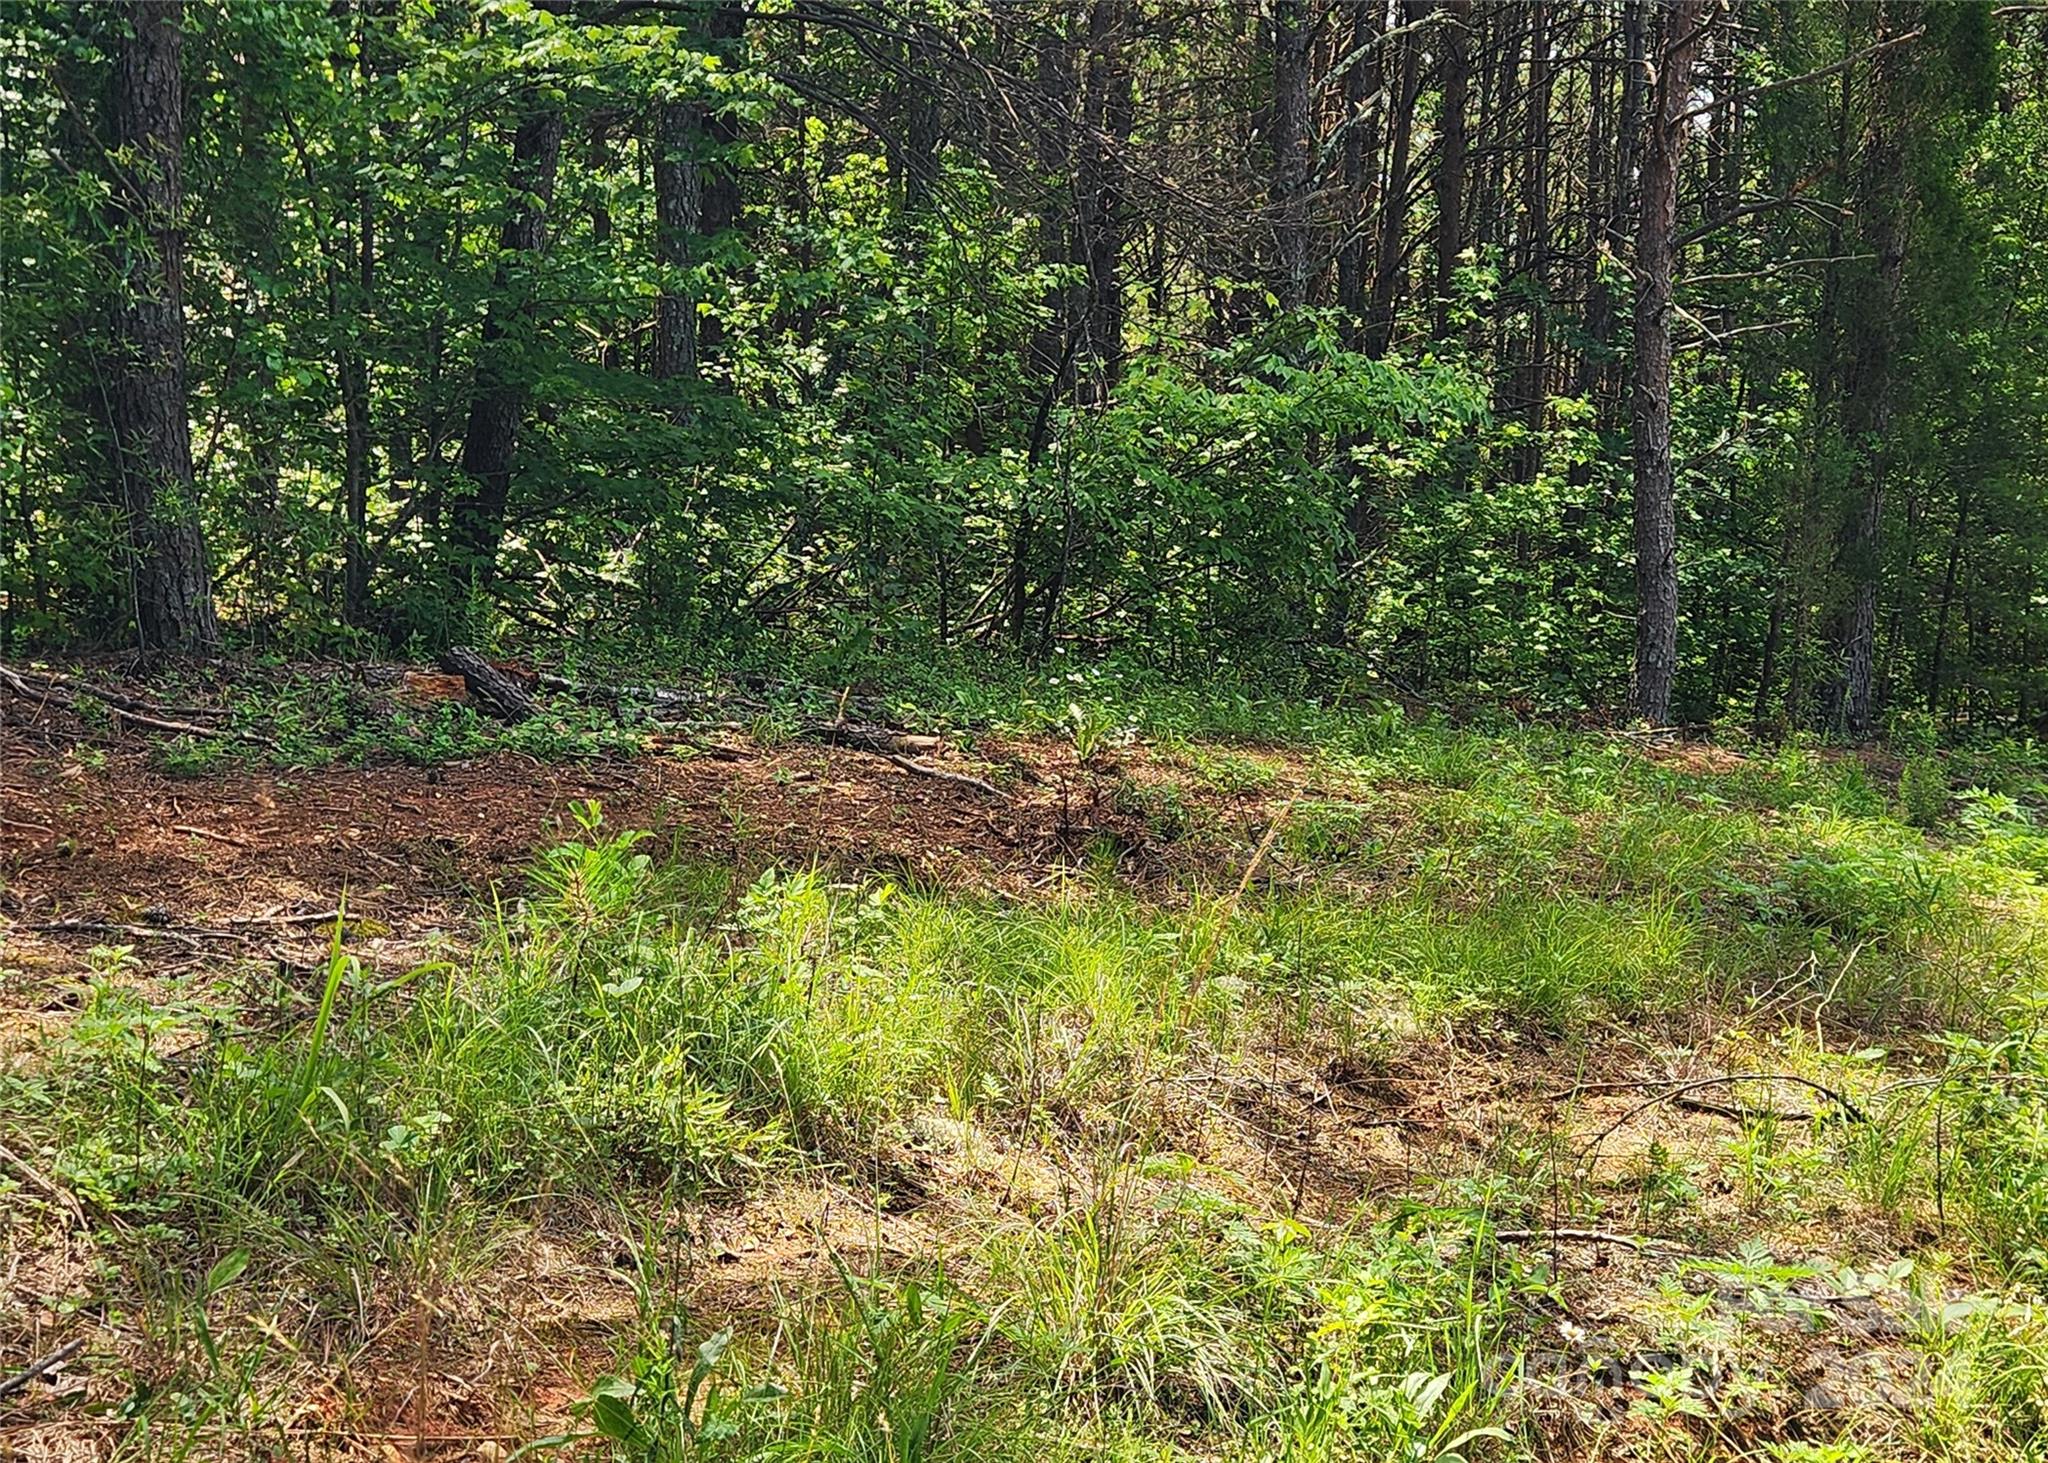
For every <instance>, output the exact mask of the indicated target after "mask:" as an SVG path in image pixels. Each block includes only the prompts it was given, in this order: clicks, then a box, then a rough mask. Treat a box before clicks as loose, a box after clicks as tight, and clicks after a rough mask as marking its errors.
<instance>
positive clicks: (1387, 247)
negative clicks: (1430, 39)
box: [1364, 0, 1425, 360]
mask: <svg viewBox="0 0 2048 1463" xmlns="http://www.w3.org/2000/svg"><path fill="white" fill-rule="evenodd" d="M1424 3H1425V0H1405V3H1404V4H1403V6H1402V16H1403V20H1404V22H1405V23H1406V24H1407V25H1410V26H1412V25H1413V24H1414V23H1415V21H1416V20H1418V19H1419V18H1420V16H1421V15H1422V6H1423V4H1424ZM1395 44H1396V45H1397V46H1399V48H1400V61H1399V63H1398V65H1397V68H1396V75H1397V76H1398V77H1399V81H1398V83H1397V86H1398V89H1399V95H1398V96H1397V97H1396V98H1395V100H1394V119H1393V134H1392V137H1391V138H1390V139H1389V144H1388V149H1389V152H1390V154H1391V155H1390V157H1389V159H1388V162H1387V188H1386V192H1385V193H1383V194H1382V195H1381V196H1380V228H1379V243H1378V247H1377V249H1376V250H1375V251H1374V254H1373V265H1372V303H1371V306H1370V308H1369V309H1368V310H1367V312H1366V325H1365V340H1364V346H1365V354H1366V355H1368V356H1371V357H1372V358H1373V359H1374V360H1378V359H1379V358H1380V357H1381V356H1383V355H1385V354H1386V353H1387V347H1388V346H1389V345H1391V344H1392V343H1393V340H1394V307H1395V305H1396V303H1397V302H1398V301H1399V300H1400V297H1401V281H1402V279H1403V278H1404V277H1405V276H1406V275H1407V272H1408V250H1407V230H1406V224H1407V222H1408V179H1409V172H1408V164H1409V158H1408V149H1409V143H1410V140H1411V139H1412V138H1413V136H1414V133H1415V96H1416V91H1417V89H1418V88H1419V87H1420V85H1421V79H1422V78H1421V70H1420V64H1419V57H1420V54H1421V50H1422V48H1421V46H1420V45H1419V44H1418V43H1417V40H1416V37H1415V35H1414V33H1413V32H1412V31H1410V32H1409V33H1407V34H1404V35H1402V36H1401V37H1399V38H1398V40H1396V42H1395Z"/></svg>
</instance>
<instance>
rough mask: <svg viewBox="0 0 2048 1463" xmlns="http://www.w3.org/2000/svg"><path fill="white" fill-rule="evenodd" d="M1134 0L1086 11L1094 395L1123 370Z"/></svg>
mask: <svg viewBox="0 0 2048 1463" xmlns="http://www.w3.org/2000/svg"><path fill="white" fill-rule="evenodd" d="M1130 25H1131V9H1130V0H1094V3H1093V4H1092V5H1091V6H1090V8H1089V13H1088V94H1087V106H1086V115H1087V123H1088V125H1087V130H1086V135H1085V136H1084V137H1083V138H1082V142H1081V165H1080V169H1079V181H1080V193H1081V218H1080V225H1081V244H1082V253H1083V256H1084V259H1085V262H1086V264H1087V266H1088V310H1087V315H1086V317H1085V329H1086V337H1085V338H1086V342H1087V348H1088V355H1089V358H1090V360H1091V362H1092V363H1093V367H1094V398H1095V400H1097V401H1098V402H1099V401H1102V400H1105V399H1106V398H1107V396H1108V392H1109V389H1110V387H1111V386H1113V385H1114V384H1115V383H1116V378H1117V376H1118V374H1119V373H1120V372H1121V371H1122V368H1123V355H1124V292H1123V280H1122V277H1121V270H1122V263H1123V252H1124V224H1125V219H1124V151H1125V149H1126V147H1127V146H1128V144H1129V141H1130V135H1131V124H1132V121H1133V106H1134V104H1133V101H1132V95H1131V66H1130V60H1129V57H1128V55H1127V54H1126V46H1127V44H1128V42H1129V39H1130V34H1129V33H1130Z"/></svg>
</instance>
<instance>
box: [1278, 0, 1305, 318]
mask: <svg viewBox="0 0 2048 1463" xmlns="http://www.w3.org/2000/svg"><path fill="white" fill-rule="evenodd" d="M1308 42H1309V17H1308V4H1307V0H1274V5H1273V181H1272V186H1271V188H1270V190H1269V193H1268V201H1269V203H1270V206H1271V208H1272V212H1273V244H1274V251H1273V252H1274V262H1275V265H1276V266H1277V267H1276V270H1275V273H1276V274H1277V275H1278V278H1277V279H1276V280H1275V281H1274V294H1275V295H1277V296H1278V297H1279V300H1280V308H1281V309H1283V310H1298V309H1300V308H1301V307H1302V306H1303V305H1305V304H1307V303H1308V272H1309V265H1308V258H1309V238H1308V234H1309V216H1308V191H1309V135H1308V134H1309V109H1308Z"/></svg>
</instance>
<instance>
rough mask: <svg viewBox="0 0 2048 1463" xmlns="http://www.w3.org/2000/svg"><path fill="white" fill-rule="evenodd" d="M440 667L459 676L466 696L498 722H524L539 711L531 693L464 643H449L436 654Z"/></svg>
mask: <svg viewBox="0 0 2048 1463" xmlns="http://www.w3.org/2000/svg"><path fill="white" fill-rule="evenodd" d="M439 663H440V666H441V669H442V670H444V671H446V672H448V674H450V675H452V676H461V677H462V683H463V685H465V686H467V687H468V688H469V694H470V698H471V699H472V700H474V701H475V702H476V703H477V704H478V705H479V706H481V707H483V709H484V710H485V711H488V712H489V713H490V714H491V715H493V716H495V717H497V718H498V719H499V720H500V721H515V722H516V721H526V720H529V719H531V718H532V717H535V716H538V715H539V714H540V703H539V702H537V701H535V700H534V699H533V693H532V692H531V691H529V690H527V689H526V687H524V686H522V685H520V684H519V682H518V681H516V680H514V679H513V678H512V677H511V676H509V675H507V674H506V673H505V672H503V671H501V670H499V669H498V668H497V667H496V666H494V665H492V664H491V663H490V662H489V661H487V660H485V659H484V658H483V657H482V656H481V655H479V654H477V653H476V652H475V651H474V650H471V649H470V648H469V647H468V646H466V645H451V646H449V647H448V648H447V649H446V650H444V651H442V652H441V655H440V662H439Z"/></svg>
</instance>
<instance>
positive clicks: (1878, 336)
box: [1831, 4, 1915, 739]
mask: <svg viewBox="0 0 2048 1463" xmlns="http://www.w3.org/2000/svg"><path fill="white" fill-rule="evenodd" d="M1903 8H1904V7H1901V6H1899V5H1897V4H1884V5H1880V6H1878V7H1876V9H1875V11H1874V15H1875V21H1876V31H1877V34H1876V37H1875V39H1876V40H1877V41H1878V42H1879V43H1882V42H1884V41H1887V40H1890V39H1892V38H1894V37H1895V36H1897V35H1899V34H1901V33H1903V32H1904V31H1905V30H1908V29H1910V25H1909V24H1908V23H1907V18H1906V17H1905V16H1903V15H1902V14H1901V13H1900V12H1901V10H1902V9H1903ZM1911 64H1912V63H1911V61H1910V59H1908V58H1906V57H1905V56H1904V54H1903V48H1901V47H1896V46H1894V47H1892V48H1891V49H1889V50H1886V51H1882V52H1880V53H1879V54H1878V55H1877V56H1876V57H1874V58H1873V59H1872V61H1871V70H1870V100H1869V104H1868V120H1867V121H1866V122H1865V124H1864V134H1863V138H1862V141H1861V143H1860V145H1859V146H1858V148H1857V158H1856V173H1855V203H1856V223H1857V228H1858V231H1859V232H1860V234H1861V236H1862V240H1863V245H1864V250H1865V252H1866V253H1868V254H1869V255H1870V256H1871V259H1872V260H1873V263H1872V264H1871V266H1870V268H1871V274H1870V276H1869V277H1868V279H1867V281H1866V283H1867V286H1868V287H1867V289H1866V290H1865V291H1864V292H1863V297H1862V298H1859V299H1856V300H1849V301H1844V302H1843V308H1844V310H1845V312H1846V314H1847V316H1848V320H1847V322H1846V327H1847V328H1846V330H1845V332H1844V333H1845V335H1846V337H1847V339H1846V342H1845V345H1846V358H1845V359H1844V361H1843V363H1842V373H1841V395H1840V402H1841V425H1842V440H1843V442H1844V443H1845V444H1847V446H1848V449H1849V454H1850V457H1849V493H1848V510H1847V512H1846V514H1845V515H1844V517H1843V522H1842V528H1841V533H1840V536H1839V538H1838V539H1837V541H1836V552H1835V567H1836V569H1837V570H1838V571H1839V572H1840V573H1841V575H1842V576H1843V577H1844V578H1846V579H1847V581H1848V584H1849V597H1848V602H1847V604H1846V605H1844V606H1843V608H1842V612H1841V614H1840V617H1839V618H1838V619H1837V621H1836V625H1835V650H1836V654H1837V656H1838V658H1839V659H1838V664H1839V666H1840V671H1839V673H1838V677H1837V680H1836V682H1835V685H1834V687H1833V689H1832V691H1831V700H1832V711H1833V720H1834V723H1835V730H1836V731H1838V732H1840V733H1842V734H1843V735H1845V736H1850V737H1856V738H1859V739H1860V738H1864V737H1868V736H1869V735H1870V733H1871V731H1872V729H1873V727H1874V725H1875V718H1876V702H1875V697H1874V690H1875V681H1876V665H1877V593H1878V587H1879V583H1878V582H1879V577H1880V573H1881V568H1882V566H1881V563H1880V559H1879V549H1880V544H1879V530H1880V527H1881V525H1882V523H1883V519H1884V488H1885V468H1886V463H1887V459H1888V458H1889V456H1890V452H1891V444H1890V442H1889V440H1888V439H1889V437H1890V433H1891V418H1892V380H1893V372H1892V359H1893V356H1894V355H1895V354H1896V352H1897V349H1898V343H1899V297H1900V291H1901V286H1902V284H1903V282H1904V278H1905V269H1906V238H1907V223H1908V218H1909V216H1910V213H1911V211H1912V209H1913V206H1914V202H1915V200H1914V197H1913V186H1912V180H1911V179H1910V177H1909V176H1908V174H1907V169H1906V154H1905V145H1904V142H1905V140H1904V137H1903V135H1902V134H1903V127H1904V119H1903V118H1902V117H1901V116H1899V115H1898V112H1899V109H1900V99H1899V92H1900V90H1901V71H1900V68H1901V67H1903V66H1908V65H1911Z"/></svg>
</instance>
